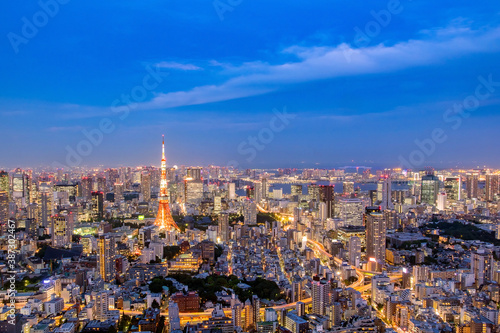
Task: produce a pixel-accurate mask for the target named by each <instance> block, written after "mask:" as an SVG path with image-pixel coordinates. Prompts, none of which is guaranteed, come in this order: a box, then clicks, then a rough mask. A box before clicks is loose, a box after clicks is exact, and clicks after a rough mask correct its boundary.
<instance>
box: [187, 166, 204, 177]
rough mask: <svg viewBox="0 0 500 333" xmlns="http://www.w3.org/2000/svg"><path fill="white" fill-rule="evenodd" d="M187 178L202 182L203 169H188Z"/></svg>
mask: <svg viewBox="0 0 500 333" xmlns="http://www.w3.org/2000/svg"><path fill="white" fill-rule="evenodd" d="M186 177H187V178H191V179H192V180H202V178H201V168H188V169H187V175H186Z"/></svg>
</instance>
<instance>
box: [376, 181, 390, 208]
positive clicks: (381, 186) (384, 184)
mask: <svg viewBox="0 0 500 333" xmlns="http://www.w3.org/2000/svg"><path fill="white" fill-rule="evenodd" d="M377 200H378V201H379V203H380V206H381V207H382V210H386V209H393V208H394V205H393V204H392V179H391V178H389V177H387V178H383V179H381V180H380V181H379V182H378V183H377Z"/></svg>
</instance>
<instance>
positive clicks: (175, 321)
mask: <svg viewBox="0 0 500 333" xmlns="http://www.w3.org/2000/svg"><path fill="white" fill-rule="evenodd" d="M168 317H169V318H170V331H175V330H180V329H181V318H180V317H179V306H178V305H177V303H175V302H174V301H170V302H169V303H168Z"/></svg>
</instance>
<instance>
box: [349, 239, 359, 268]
mask: <svg viewBox="0 0 500 333" xmlns="http://www.w3.org/2000/svg"><path fill="white" fill-rule="evenodd" d="M360 262H361V239H359V237H356V236H352V237H351V238H349V264H350V265H352V266H354V267H356V268H358V267H359V263H360Z"/></svg>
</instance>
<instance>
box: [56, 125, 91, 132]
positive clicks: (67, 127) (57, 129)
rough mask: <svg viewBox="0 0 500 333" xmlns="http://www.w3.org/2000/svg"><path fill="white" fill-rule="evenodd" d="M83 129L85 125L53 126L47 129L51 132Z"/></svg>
mask: <svg viewBox="0 0 500 333" xmlns="http://www.w3.org/2000/svg"><path fill="white" fill-rule="evenodd" d="M82 129H83V126H53V127H49V128H47V131H49V132H63V131H71V132H74V131H81V130H82Z"/></svg>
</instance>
